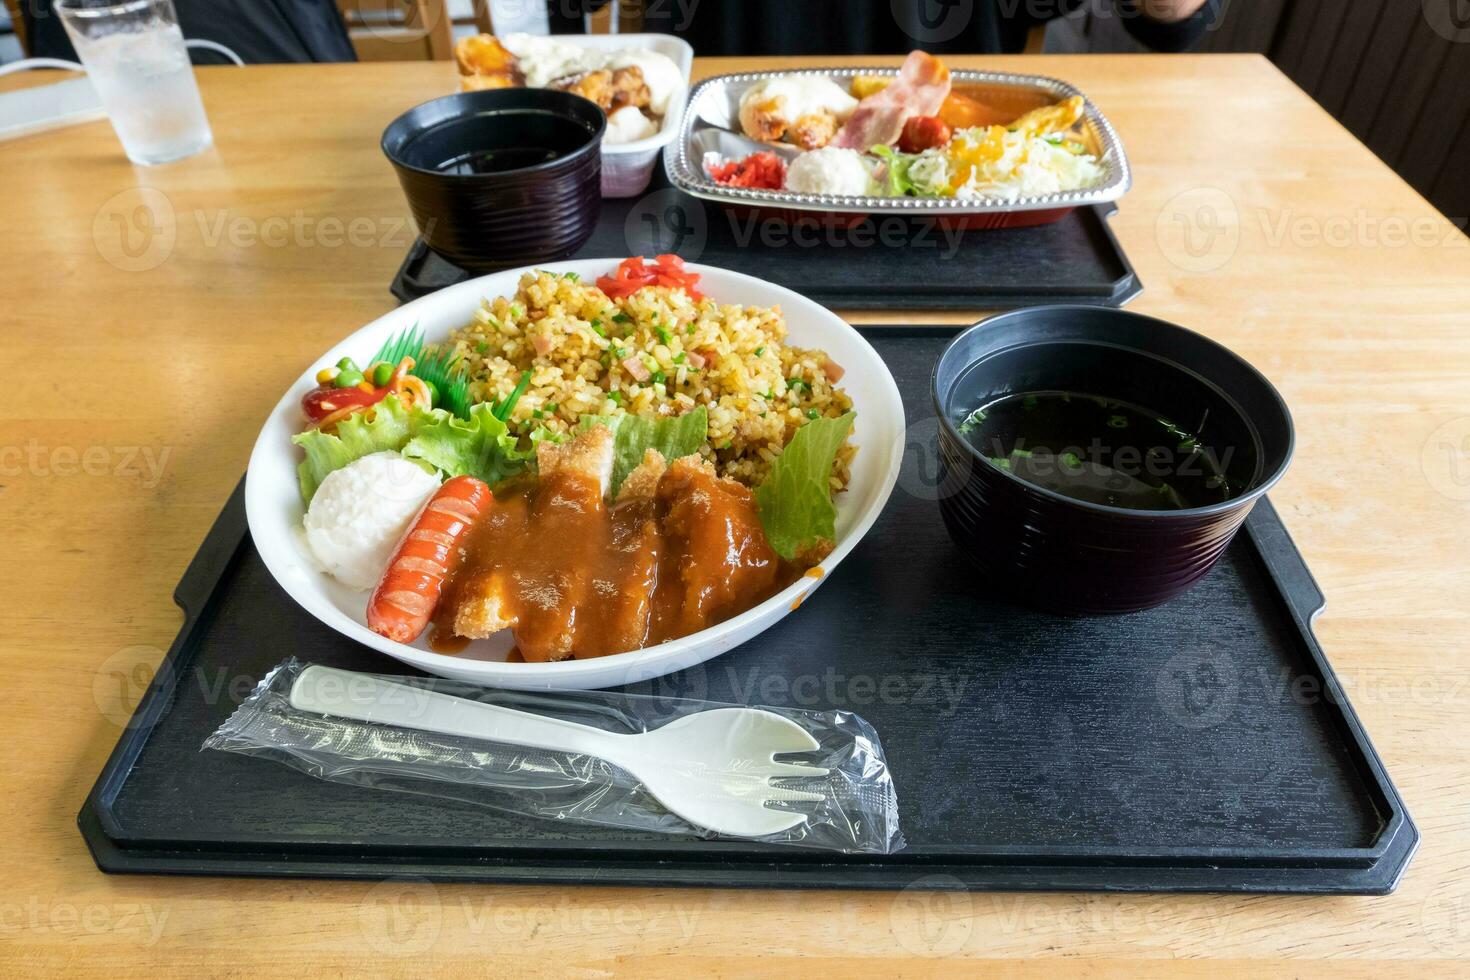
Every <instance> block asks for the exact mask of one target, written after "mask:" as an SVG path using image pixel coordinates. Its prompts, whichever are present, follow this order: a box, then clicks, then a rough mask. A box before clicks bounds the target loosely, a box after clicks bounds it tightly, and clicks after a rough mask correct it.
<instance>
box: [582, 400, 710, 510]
mask: <svg viewBox="0 0 1470 980" xmlns="http://www.w3.org/2000/svg"><path fill="white" fill-rule="evenodd" d="M594 425H605V426H607V427H608V428H609V429H612V431H613V475H612V493H613V495H614V496H616V495H617V492H618V488H619V487H621V486H622V485H623V480H625V479H627V477H628V474H629V473H631V472H633V469H634V467H636V466H637V465H638V464H639V463H641V462H643V453H644V451H645V450H648V449H657V450H658V451H659V452H661V453H663V457H664V459H666V460H668V461H669V462H671V463H672V462H673V461H674V460H676V459H678V458H679V457H680V456H688V455H689V454H690V453H697V452H699V450H700V447H702V446H703V445H704V444H705V441H706V439H707V437H708V433H709V413H708V412H707V411H706V410H705V407H704V406H703V405H700V406H699V407H697V408H695V409H693V410H692V411H689V412H685V413H684V414H683V415H677V416H669V417H666V418H644V417H643V416H641V415H584V416H582V418H581V420H580V421H579V422H578V423H577V431H579V432H584V431H586V430H587V429H588V428H589V427H591V426H594Z"/></svg>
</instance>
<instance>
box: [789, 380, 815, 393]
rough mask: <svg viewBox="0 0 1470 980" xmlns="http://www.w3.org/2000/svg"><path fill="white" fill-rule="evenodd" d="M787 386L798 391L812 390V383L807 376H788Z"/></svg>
mask: <svg viewBox="0 0 1470 980" xmlns="http://www.w3.org/2000/svg"><path fill="white" fill-rule="evenodd" d="M786 387H788V388H795V389H796V390H798V391H811V390H812V383H811V382H810V381H807V380H806V379H805V378H787V379H786Z"/></svg>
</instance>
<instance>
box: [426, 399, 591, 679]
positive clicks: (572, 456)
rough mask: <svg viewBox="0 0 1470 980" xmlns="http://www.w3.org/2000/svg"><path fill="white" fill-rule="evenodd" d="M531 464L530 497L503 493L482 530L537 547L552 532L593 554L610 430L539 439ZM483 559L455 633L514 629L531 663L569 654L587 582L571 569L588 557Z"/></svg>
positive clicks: (464, 594)
mask: <svg viewBox="0 0 1470 980" xmlns="http://www.w3.org/2000/svg"><path fill="white" fill-rule="evenodd" d="M536 463H537V466H538V467H539V468H540V474H541V475H540V479H539V481H538V483H537V486H536V491H535V495H534V498H533V499H532V501H531V502H530V503H529V505H528V504H527V503H526V501H525V498H524V497H511V498H509V499H507V501H506V502H505V504H504V505H503V506H501V507H497V508H495V510H494V512H493V513H492V515H491V516H490V517H489V518H487V519H486V533H487V534H489V535H492V536H496V537H509V538H513V539H515V540H518V541H520V542H521V545H520V546H521V547H523V548H526V549H535V548H536V547H537V541H536V540H535V537H536V536H537V535H549V536H552V537H554V538H556V539H557V540H559V541H564V542H569V543H570V547H571V548H572V550H574V551H575V552H576V553H577V554H579V555H580V554H588V555H590V554H595V553H596V552H597V551H598V550H599V549H600V548H601V547H602V541H603V538H604V537H605V536H606V530H607V528H606V525H607V521H606V507H605V506H604V504H603V498H604V497H605V496H606V495H607V491H608V487H609V486H610V485H611V483H612V470H613V434H612V430H611V429H609V428H608V427H607V426H605V425H598V426H593V427H592V428H590V429H588V430H587V431H586V432H583V433H581V434H580V435H578V436H577V437H576V438H575V439H573V440H572V441H570V442H566V443H561V444H556V443H549V442H543V443H541V444H540V445H539V446H537V447H536ZM528 507H529V510H528V509H527V508H528ZM532 529H534V534H532V533H531V531H532ZM507 531H510V532H514V533H510V534H506V533H505V532H507ZM485 558H486V559H487V560H486V561H485V563H484V564H483V565H481V566H480V567H478V568H476V569H475V571H474V572H473V573H472V574H471V576H470V578H469V579H468V580H467V581H466V582H465V584H464V586H463V588H461V589H460V590H459V596H458V606H457V608H456V609H455V611H454V632H455V633H456V634H458V635H459V636H463V637H468V638H470V639H480V638H482V637H486V636H490V635H492V634H495V633H498V632H500V631H501V630H504V629H511V630H515V633H516V643H517V645H518V646H519V647H520V650H521V654H522V656H524V657H525V659H526V660H528V661H533V662H538V661H548V660H565V659H566V658H567V657H570V656H571V655H572V643H573V628H574V625H575V618H576V610H577V607H578V605H579V604H581V603H582V602H583V601H584V600H585V596H584V593H585V592H586V591H587V589H588V588H589V583H588V582H587V581H586V579H585V577H582V576H579V575H577V574H574V573H573V572H574V569H575V568H576V567H578V566H582V567H585V566H586V565H587V564H589V562H587V561H580V560H579V561H572V562H569V563H568V567H548V566H547V565H546V563H545V562H538V561H534V560H530V559H529V558H528V556H526V555H521V554H517V553H515V552H513V551H509V552H497V553H494V554H489V555H486V556H485Z"/></svg>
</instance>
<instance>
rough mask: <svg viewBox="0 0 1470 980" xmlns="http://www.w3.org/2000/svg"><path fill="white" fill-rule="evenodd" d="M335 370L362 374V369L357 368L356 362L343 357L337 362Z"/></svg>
mask: <svg viewBox="0 0 1470 980" xmlns="http://www.w3.org/2000/svg"><path fill="white" fill-rule="evenodd" d="M337 369H338V370H339V371H356V372H357V373H358V374H361V373H362V368H360V367H358V366H357V362H356V361H354V360H353V359H352V358H350V357H344V358H342V360H340V361H338V362H337Z"/></svg>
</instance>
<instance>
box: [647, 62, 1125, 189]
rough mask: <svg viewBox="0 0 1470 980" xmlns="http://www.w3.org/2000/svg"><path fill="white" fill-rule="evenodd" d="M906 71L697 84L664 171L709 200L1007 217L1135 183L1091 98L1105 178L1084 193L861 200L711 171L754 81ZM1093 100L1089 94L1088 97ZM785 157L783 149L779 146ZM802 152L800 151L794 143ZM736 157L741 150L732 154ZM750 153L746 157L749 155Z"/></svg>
mask: <svg viewBox="0 0 1470 980" xmlns="http://www.w3.org/2000/svg"><path fill="white" fill-rule="evenodd" d="M897 74H898V69H897V68H840V69H839V68H806V69H797V70H794V71H756V72H745V73H742V74H738V75H716V76H715V77H713V78H707V79H705V80H704V81H702V82H700V83H699V84H698V85H696V86H695V87H694V89H693V91H691V92H690V93H689V104H688V106H687V107H686V108H685V110H684V118H683V120H682V122H681V123H680V126H679V133H678V135H677V136H676V137H675V139H674V141H673V143H672V144H671V145H670V146H669V147H668V149H667V150H666V151H665V153H664V169H665V170H666V171H667V173H668V176H669V182H670V183H671V184H673V185H674V186H675V187H678V188H680V189H681V190H683V191H685V192H686V193H688V194H692V195H693V196H695V197H698V198H702V199H704V200H706V201H715V202H719V203H723V204H742V205H746V206H756V207H772V208H782V209H789V210H797V211H825V212H829V213H836V214H901V215H909V216H913V217H921V216H924V215H962V214H1006V213H1011V212H1018V211H1050V210H1062V209H1066V208H1074V207H1078V206H1080V205H1084V204H1106V203H1108V202H1110V201H1116V200H1117V199H1118V198H1120V197H1122V196H1123V195H1124V194H1125V193H1126V192H1127V191H1128V188H1129V187H1130V186H1132V183H1133V174H1132V171H1131V170H1129V168H1128V157H1127V155H1126V154H1125V153H1124V152H1123V144H1122V141H1120V140H1119V139H1118V133H1117V131H1116V130H1114V129H1113V125H1112V123H1110V122H1108V120H1107V117H1106V116H1104V115H1103V114H1102V112H1101V111H1100V110H1099V109H1098V107H1097V106H1096V105H1094V104H1093V103H1092V102H1091V101H1090V100H1089V101H1087V106H1086V109H1085V111H1084V114H1083V117H1082V119H1081V120H1080V121H1079V122H1078V124H1077V125H1078V127H1080V132H1079V138H1080V139H1081V140H1082V141H1083V142H1084V143H1086V144H1087V145H1088V147H1089V149H1090V150H1092V151H1093V152H1094V153H1095V154H1096V156H1097V158H1098V162H1099V164H1100V165H1101V166H1102V168H1103V179H1102V180H1101V181H1100V182H1098V183H1096V184H1094V185H1092V186H1091V187H1085V188H1082V189H1081V190H1075V191H1065V192H1062V193H1059V194H1037V195H1032V196H1030V197H1017V198H1010V199H1002V198H982V199H978V200H966V201H962V200H958V199H955V198H920V197H876V196H874V197H854V196H849V195H840V194H801V193H797V192H795V191H772V190H763V189H754V188H746V187H725V186H723V185H721V184H717V183H715V182H714V181H713V180H711V179H710V177H709V175H708V174H706V173H705V172H704V166H703V160H704V151H705V150H706V149H710V148H717V147H719V146H720V145H721V144H722V143H724V144H727V145H730V146H731V148H732V149H738V148H739V146H738V145H737V144H739V141H738V140H731V139H728V138H727V137H725V136H724V135H722V134H721V133H720V131H721V130H733V131H734V132H736V133H738V132H739V131H740V123H739V106H740V96H741V95H742V94H743V93H744V92H745V90H746V89H748V88H750V86H752V85H754V84H756V83H757V82H760V81H764V80H765V79H768V78H775V77H777V76H780V75H825V76H828V77H830V78H831V79H832V80H833V81H835V82H837V83H838V84H839V85H842V86H843V87H844V88H846V87H847V86H848V85H849V84H850V83H851V81H852V78H853V77H854V76H856V75H887V76H890V77H891V76H895V75H897ZM950 74H951V78H952V79H953V81H954V82H955V83H956V84H960V85H989V86H1008V87H1015V88H1019V89H1026V90H1029V91H1033V92H1037V93H1040V94H1043V95H1045V96H1046V97H1047V99H1048V101H1052V102H1057V101H1060V100H1062V99H1067V98H1071V97H1072V96H1074V95H1082V93H1081V92H1080V91H1078V89H1077V88H1076V87H1075V86H1072V85H1069V84H1067V83H1066V82H1064V81H1061V80H1060V79H1056V78H1048V77H1046V76H1044V75H1022V74H1018V73H1015V72H1002V71H952V72H951V73H950ZM1084 98H1085V96H1084ZM771 148H772V149H773V150H776V152H778V153H781V154H782V155H783V156H789V154H787V153H784V152H783V148H781V147H776V146H771ZM791 149H792V150H794V149H795V148H794V147H793V148H791ZM730 155H734V154H730ZM742 155H743V154H742Z"/></svg>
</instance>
